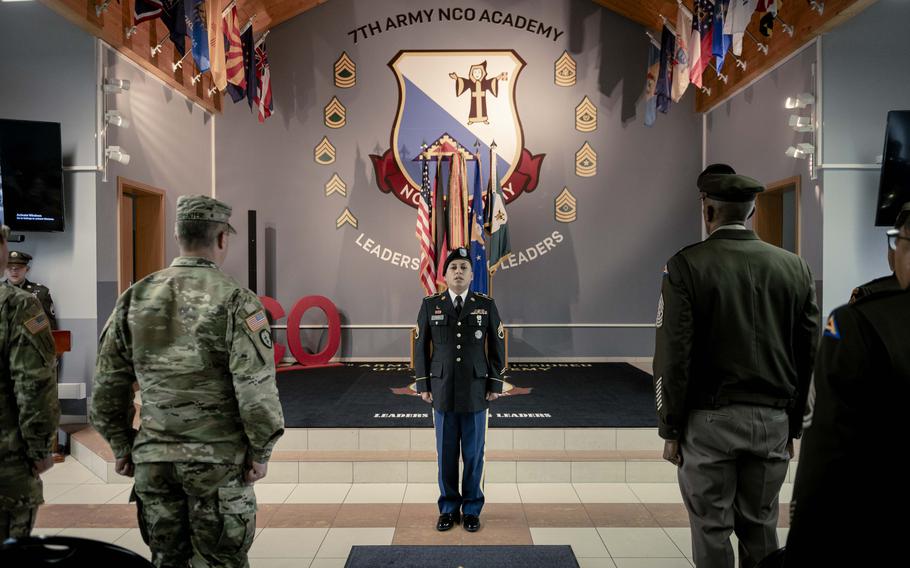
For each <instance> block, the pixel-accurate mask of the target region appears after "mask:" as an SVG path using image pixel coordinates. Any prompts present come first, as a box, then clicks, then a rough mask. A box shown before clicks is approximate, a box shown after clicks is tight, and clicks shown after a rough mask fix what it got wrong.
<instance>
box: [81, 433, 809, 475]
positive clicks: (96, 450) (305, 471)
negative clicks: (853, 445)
mask: <svg viewBox="0 0 910 568" xmlns="http://www.w3.org/2000/svg"><path fill="white" fill-rule="evenodd" d="M590 430H595V429H566V430H534V429H516V430H514V431H513V430H493V429H491V430H490V431H489V432H488V435H487V450H486V467H485V478H486V481H487V482H489V483H671V482H675V481H676V467H675V466H673V465H672V464H670V463H668V462H666V461H664V460H663V459H662V457H661V456H662V451H661V450H662V446H663V442H662V440H660V438H658V437H657V433H656V430H655V429H641V431H637V432H632V431H631V430H638V429H630V431H623V430H622V429H596V430H598V432H599V434H600V435H599V436H597V435H595V436H588V435H587V434H590ZM382 433H386V434H390V438H389V439H384V438H383V436H382ZM533 433H537V434H538V436H537V437H536V438H535V436H533V435H528V434H533ZM560 434H562V437H561V438H560ZM405 439H406V440H407V447H401V446H403V445H404V440H405ZM560 439H562V440H563V441H562V444H563V446H566V445H570V446H577V445H586V446H597V445H610V444H614V446H615V444H616V443H617V442H618V443H620V444H621V445H622V446H636V445H645V446H652V447H650V448H635V447H632V448H629V447H622V448H616V447H613V448H607V449H604V448H591V447H586V448H583V449H578V448H574V447H572V448H567V447H562V448H539V447H533V448H528V447H526V446H528V445H531V446H547V445H557V444H558V443H559V440H560ZM654 439H656V442H655V441H654ZM611 440H612V441H611ZM333 441H334V442H338V443H339V444H340V445H342V446H344V445H347V446H349V448H344V447H342V448H339V447H338V446H334V447H332V446H331V442H333ZM304 444H305V445H312V446H316V447H314V448H302V449H301V448H300V446H301V445H304ZM376 445H385V446H398V447H388V448H376V447H374V446H376ZM326 446H328V447H326ZM364 446H365V447H366V448H364ZM503 446H510V447H503ZM288 448H292V449H288ZM71 452H72V455H73V457H75V458H76V459H77V460H78V461H80V462H81V463H82V464H83V465H85V466H86V467H88V468H89V469H90V470H91V471H92V472H94V473H95V475H97V476H98V477H100V478H101V479H103V480H105V481H107V482H108V483H128V482H129V480H128V479H126V478H123V477H121V476H119V475H117V474H116V473H114V456H113V453H112V452H111V450H110V447H109V446H108V445H107V443H106V442H105V441H104V440H103V439H102V438H101V436H100V435H99V434H98V433H97V432H95V431H94V430H93V429H91V428H85V429H84V430H81V431H79V432H76V433H75V434H73V436H72V448H71ZM795 471H796V462H795V461H794V462H791V464H790V472H789V473H788V475H787V481H788V482H790V481H792V479H793V477H792V476H793V473H794V472H795ZM436 480H437V477H436V451H435V446H434V438H433V431H432V430H430V429H415V430H406V429H402V430H395V429H391V430H385V429H384V430H377V429H341V430H333V431H331V432H328V431H326V430H319V429H312V430H308V431H307V430H301V429H291V430H288V431H287V432H286V433H285V437H284V438H282V441H281V443H279V447H278V449H276V450H275V452H274V453H273V454H272V460H271V461H270V463H269V473H268V477H266V479H265V480H264V481H263V482H264V483H434V482H436Z"/></svg>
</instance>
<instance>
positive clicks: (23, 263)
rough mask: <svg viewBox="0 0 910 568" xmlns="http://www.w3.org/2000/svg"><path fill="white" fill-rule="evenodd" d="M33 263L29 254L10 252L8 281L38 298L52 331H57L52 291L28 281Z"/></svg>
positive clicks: (17, 251)
mask: <svg viewBox="0 0 910 568" xmlns="http://www.w3.org/2000/svg"><path fill="white" fill-rule="evenodd" d="M31 262H32V255H30V254H28V253H27V252H22V251H19V250H11V251H9V260H8V261H7V264H6V281H7V282H9V283H10V284H11V285H13V286H15V287H16V288H20V289H22V290H25V291H26V292H28V293H29V294H31V295H33V296H34V297H36V298H38V301H39V302H40V303H41V307H42V308H43V309H44V313H45V314H47V318H48V319H49V320H50V323H51V329H52V330H53V329H57V312H56V310H55V309H54V299H53V298H51V291H50V290H48V288H47V286H45V285H44V284H38V283H37V282H32V281H30V280H29V279H28V273H29V272H31V270H32V267H31Z"/></svg>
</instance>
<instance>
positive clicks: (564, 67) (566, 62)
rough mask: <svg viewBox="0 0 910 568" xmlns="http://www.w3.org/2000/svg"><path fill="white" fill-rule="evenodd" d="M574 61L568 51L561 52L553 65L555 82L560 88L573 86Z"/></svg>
mask: <svg viewBox="0 0 910 568" xmlns="http://www.w3.org/2000/svg"><path fill="white" fill-rule="evenodd" d="M575 68H576V65H575V60H574V59H572V56H571V55H569V52H568V51H563V52H562V55H560V56H559V59H557V60H556V64H555V70H554V74H555V78H554V80H555V82H556V84H557V85H558V86H560V87H571V86H572V85H574V84H575Z"/></svg>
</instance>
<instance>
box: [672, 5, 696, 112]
mask: <svg viewBox="0 0 910 568" xmlns="http://www.w3.org/2000/svg"><path fill="white" fill-rule="evenodd" d="M677 12H678V13H677V15H676V58H675V61H674V64H673V88H671V89H670V98H672V99H673V102H679V99H681V98H682V96H683V94H685V92H686V89H687V88H688V87H689V64H690V59H689V41H690V39H691V32H690V29H691V28H692V17H691V16H690V15H689V13H688V12H686V11H685V10H684V9H683V8H682V6H680V7H679V8H678V9H677Z"/></svg>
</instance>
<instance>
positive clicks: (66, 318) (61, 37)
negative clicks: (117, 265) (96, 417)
mask: <svg viewBox="0 0 910 568" xmlns="http://www.w3.org/2000/svg"><path fill="white" fill-rule="evenodd" d="M94 50H95V47H94V40H93V39H92V38H91V37H90V36H89V35H88V34H86V33H84V32H82V31H81V30H79V29H78V28H76V27H75V26H73V25H71V24H70V23H68V22H67V21H66V20H64V19H63V18H61V17H60V16H58V15H56V14H54V13H53V12H51V11H50V10H48V9H47V8H45V7H44V6H41V5H39V4H38V3H37V2H29V3H0V54H2V56H0V77H3V78H4V80H3V81H0V117H2V118H15V119H22V120H43V121H52V122H60V123H61V138H62V146H63V164H64V166H93V165H95V164H96V161H95V140H94V133H95V92H96V91H95V88H96V87H95V68H96V67H95V55H94V54H95V51H94ZM95 178H96V174H95V173H94V172H80V173H67V174H66V175H64V179H63V183H64V192H65V206H66V230H65V231H64V232H62V233H26V240H25V242H24V243H21V244H13V245H12V246H13V247H15V248H20V249H21V250H25V251H27V252H29V253H31V254H32V255H34V257H35V260H34V261H33V263H32V264H33V266H32V270H31V273H30V275H29V278H30V279H31V280H34V281H36V282H41V283H43V284H45V285H46V286H48V287H49V288H50V290H51V293H52V295H53V297H54V300H55V304H56V309H57V317H58V321H59V324H60V327H61V328H62V329H69V330H71V331H72V332H73V351H72V352H71V353H68V354H67V355H66V356H65V357H64V359H63V367H62V369H61V372H60V380H61V382H83V381H86V380H88V382H90V379H91V370H92V368H93V367H94V359H95V349H96V335H95V328H96V325H95V319H96V315H97V314H96V298H95ZM65 412H72V413H81V411H74V410H65Z"/></svg>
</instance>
